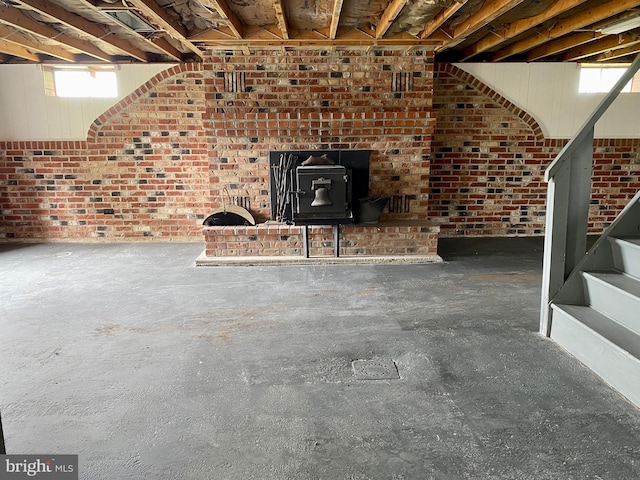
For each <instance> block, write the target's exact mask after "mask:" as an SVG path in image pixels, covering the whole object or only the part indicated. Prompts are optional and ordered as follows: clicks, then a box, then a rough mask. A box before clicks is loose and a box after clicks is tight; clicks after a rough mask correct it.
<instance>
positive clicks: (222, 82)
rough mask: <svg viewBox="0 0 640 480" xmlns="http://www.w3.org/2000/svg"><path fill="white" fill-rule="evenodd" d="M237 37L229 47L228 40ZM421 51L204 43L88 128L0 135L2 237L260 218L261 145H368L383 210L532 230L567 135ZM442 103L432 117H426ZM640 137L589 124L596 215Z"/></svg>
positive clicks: (133, 234)
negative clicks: (230, 212) (237, 202)
mask: <svg viewBox="0 0 640 480" xmlns="http://www.w3.org/2000/svg"><path fill="white" fill-rule="evenodd" d="M232 53H233V54H232ZM433 77H434V64H433V57H432V55H431V54H429V53H427V52H421V51H413V52H412V53H407V52H403V51H394V50H377V51H369V52H367V51H364V50H362V51H361V50H339V49H335V50H322V49H294V50H289V49H287V50H277V51H253V52H251V55H248V56H247V55H244V54H243V53H241V52H217V53H215V52H210V54H209V55H208V56H207V58H206V59H205V62H204V63H202V64H183V65H180V66H177V67H173V68H170V69H168V70H167V71H164V72H162V73H160V74H158V75H156V76H155V77H154V78H152V79H151V80H150V81H149V82H147V83H146V84H144V85H142V86H141V87H140V88H139V89H137V90H136V91H135V92H134V93H132V94H131V95H129V96H128V97H126V98H125V99H123V100H122V101H121V102H119V103H118V104H117V105H116V106H114V107H113V108H111V109H110V110H109V111H107V112H105V113H104V114H103V115H101V116H100V117H99V118H98V119H96V120H95V122H94V123H93V125H92V127H91V129H90V131H89V132H88V136H87V140H86V141H76V142H67V141H64V142H39V141H32V142H0V209H1V213H2V221H1V223H0V240H5V241H13V240H44V239H46V240H85V241H86V240H99V239H104V240H107V241H114V240H127V241H130V240H163V239H164V240H193V241H201V240H202V225H201V224H202V220H203V219H204V218H205V217H206V216H207V215H208V214H209V213H210V212H211V211H212V209H214V208H215V207H217V206H220V205H221V203H222V197H223V196H224V195H226V193H225V192H228V193H229V195H230V196H231V197H248V198H249V199H250V202H251V211H252V213H253V214H254V216H255V218H256V220H257V221H258V222H262V221H264V220H267V219H268V216H269V199H268V190H269V188H268V187H269V185H268V158H267V156H268V155H267V154H268V152H269V151H270V150H276V149H284V150H308V149H350V148H353V149H370V150H371V151H372V153H371V185H370V187H371V188H370V189H371V193H374V194H380V193H386V194H390V195H394V196H395V197H394V198H399V199H402V198H405V199H410V201H409V203H408V206H409V207H410V208H408V211H407V209H404V208H403V209H399V210H400V211H398V212H395V213H384V214H383V219H385V220H426V219H432V220H433V221H434V222H436V223H438V224H439V225H441V227H442V231H441V234H442V235H445V236H476V235H486V236H496V235H497V236H504V235H538V234H541V233H542V229H543V225H544V199H545V191H546V184H545V183H544V181H543V178H542V175H543V172H544V168H545V167H546V166H547V165H548V164H549V163H550V161H551V160H552V159H553V157H554V156H555V155H556V154H557V153H558V152H559V150H560V149H561V147H562V146H563V144H564V141H562V140H554V139H545V138H544V137H543V135H542V132H541V130H540V128H539V127H538V126H537V124H536V122H535V120H534V119H533V118H531V117H530V116H529V115H528V114H527V113H526V112H523V111H522V110H520V109H518V108H517V107H516V106H515V105H512V104H511V103H509V102H508V101H507V100H506V99H504V98H503V97H501V96H500V95H498V94H497V93H496V92H494V91H492V90H491V89H490V88H488V87H487V86H486V85H483V84H482V83H481V82H479V81H478V80H477V79H475V78H474V77H472V76H470V75H468V74H466V73H465V72H463V71H462V70H460V69H458V68H456V67H455V66H452V65H439V66H438V72H437V78H436V79H435V83H434V78H433ZM436 118H437V124H436ZM639 164H640V140H638V139H632V140H609V139H603V140H597V141H596V145H595V167H594V183H593V202H592V207H591V220H590V228H591V231H593V232H597V231H600V230H601V229H602V228H603V227H604V226H606V225H607V224H608V223H609V222H610V221H611V220H612V219H613V218H614V217H615V215H616V214H617V213H618V212H619V211H620V209H621V208H622V207H623V205H624V204H625V202H626V200H627V199H628V198H629V197H630V196H631V195H632V194H633V193H635V191H637V190H638V189H639V188H640V182H639V179H638V173H639V170H640V168H639V167H638V165H639Z"/></svg>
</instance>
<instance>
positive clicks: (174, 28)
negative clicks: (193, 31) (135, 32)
mask: <svg viewBox="0 0 640 480" xmlns="http://www.w3.org/2000/svg"><path fill="white" fill-rule="evenodd" d="M127 1H128V2H129V3H131V5H133V6H134V7H135V8H136V9H138V10H139V11H140V13H142V16H144V17H147V18H149V19H151V21H152V22H153V23H156V24H158V25H159V26H160V27H161V28H163V29H165V30H166V31H167V33H168V34H169V35H170V36H171V37H173V38H175V39H176V40H177V41H178V42H180V44H182V45H184V46H185V47H187V48H188V49H189V50H191V51H192V52H193V53H195V54H196V55H197V56H198V57H200V58H202V56H203V53H202V51H201V50H200V49H199V48H198V47H197V46H195V45H194V44H193V43H191V42H190V41H189V40H188V39H187V38H186V37H187V35H188V32H187V29H186V28H184V26H183V25H182V24H181V23H178V22H176V21H174V20H173V18H171V16H170V15H169V14H168V13H167V11H166V10H165V9H164V8H162V7H161V6H160V5H158V3H157V2H156V1H155V0H144V1H143V0H127Z"/></svg>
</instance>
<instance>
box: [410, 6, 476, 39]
mask: <svg viewBox="0 0 640 480" xmlns="http://www.w3.org/2000/svg"><path fill="white" fill-rule="evenodd" d="M467 1H468V0H456V1H455V2H453V3H452V4H451V6H449V7H447V8H443V9H442V11H440V13H438V14H437V15H436V16H435V18H434V19H433V20H431V22H429V23H428V24H427V25H426V26H425V28H424V30H423V31H422V32H420V35H418V36H419V37H420V38H428V37H430V36H431V35H433V33H434V32H435V31H436V30H438V29H439V28H440V27H442V26H443V25H444V24H445V22H446V21H447V20H449V19H450V18H451V17H453V16H454V15H455V14H456V13H457V12H458V10H460V9H461V8H462V7H464V5H465V4H466V3H467Z"/></svg>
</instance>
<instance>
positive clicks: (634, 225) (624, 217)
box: [550, 192, 640, 328]
mask: <svg viewBox="0 0 640 480" xmlns="http://www.w3.org/2000/svg"><path fill="white" fill-rule="evenodd" d="M634 235H640V192H638V193H636V195H635V196H634V197H633V199H632V200H631V201H630V202H629V203H628V204H627V206H626V207H625V208H624V209H623V210H622V212H620V214H619V215H618V216H617V217H616V218H615V220H614V221H613V222H612V223H611V225H609V227H608V228H607V229H606V230H605V231H604V232H603V233H602V235H601V236H600V237H599V238H598V239H597V240H596V242H595V243H594V244H593V246H592V247H591V248H590V249H589V251H588V252H587V253H586V254H585V256H584V257H583V258H582V260H581V261H580V262H578V264H577V265H576V267H575V268H574V269H573V271H572V272H571V273H570V274H569V276H568V277H567V279H566V281H565V283H564V285H563V286H562V288H560V290H559V291H558V293H557V294H556V296H555V297H553V298H552V299H551V302H550V303H552V304H553V303H561V304H566V305H584V304H585V303H586V298H585V293H584V287H583V283H582V276H581V272H588V271H598V270H611V269H613V253H612V250H611V244H610V242H609V240H608V239H609V237H625V236H634ZM550 321H551V322H553V314H552V316H551V320H550ZM552 328H553V326H552Z"/></svg>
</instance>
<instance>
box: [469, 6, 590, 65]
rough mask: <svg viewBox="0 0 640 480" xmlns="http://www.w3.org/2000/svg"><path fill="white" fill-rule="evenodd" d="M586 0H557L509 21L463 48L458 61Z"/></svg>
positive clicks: (533, 26)
mask: <svg viewBox="0 0 640 480" xmlns="http://www.w3.org/2000/svg"><path fill="white" fill-rule="evenodd" d="M586 1H587V0H559V1H557V2H556V3H554V4H553V5H551V7H549V8H548V9H547V10H545V11H544V12H542V13H539V14H538V15H534V16H533V17H529V18H523V19H521V20H516V21H515V22H511V23H510V24H509V25H507V26H505V28H503V29H500V30H497V31H496V32H495V34H494V35H487V36H485V37H484V38H483V39H481V40H479V41H478V42H476V43H474V44H473V45H472V46H470V47H467V48H465V50H464V54H463V56H462V58H461V59H460V61H465V60H468V59H470V58H473V57H474V56H476V55H478V54H479V53H482V52H485V51H487V50H489V49H490V48H492V47H495V46H496V45H499V44H500V43H502V42H504V41H506V40H509V39H511V38H515V37H516V36H518V35H520V34H522V33H524V32H526V31H527V30H531V29H532V28H535V27H537V26H539V25H541V24H543V23H544V22H546V21H547V20H551V19H553V18H555V17H557V16H558V15H561V14H563V13H565V12H568V11H569V10H571V9H572V8H575V7H577V6H579V5H582V4H583V3H585V2H586Z"/></svg>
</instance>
